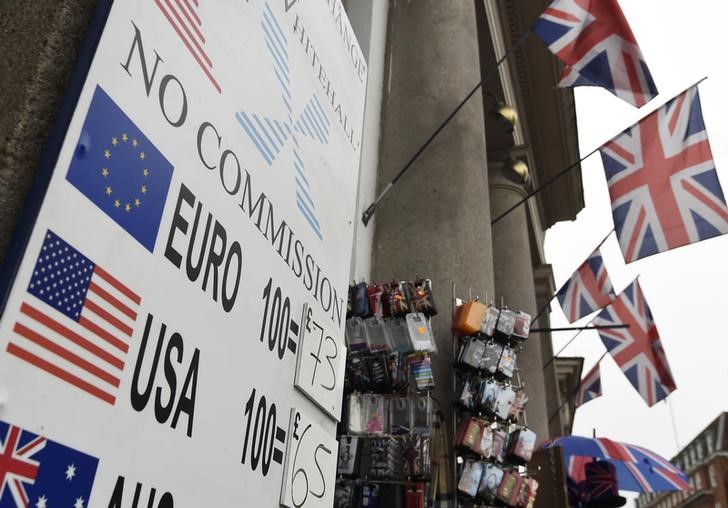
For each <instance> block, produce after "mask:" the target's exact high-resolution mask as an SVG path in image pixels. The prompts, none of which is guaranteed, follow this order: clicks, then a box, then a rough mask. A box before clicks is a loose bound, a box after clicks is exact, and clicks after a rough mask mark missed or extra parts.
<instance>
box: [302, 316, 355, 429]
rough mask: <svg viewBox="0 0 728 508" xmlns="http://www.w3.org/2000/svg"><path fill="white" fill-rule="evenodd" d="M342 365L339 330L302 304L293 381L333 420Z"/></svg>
mask: <svg viewBox="0 0 728 508" xmlns="http://www.w3.org/2000/svg"><path fill="white" fill-rule="evenodd" d="M345 369H346V346H345V345H344V342H343V341H342V339H341V338H340V333H337V332H336V331H335V330H334V329H333V328H332V327H331V325H330V323H329V322H328V321H326V320H324V319H318V318H317V317H316V315H315V314H314V313H313V312H312V310H311V308H310V307H309V306H308V305H304V306H303V317H302V319H301V332H300V339H299V345H298V357H297V360H296V376H295V379H294V382H293V384H294V385H295V386H296V388H298V389H299V390H301V391H302V392H303V393H304V394H305V395H306V396H307V397H308V398H310V399H311V400H312V401H314V402H315V403H316V404H317V405H318V406H319V407H320V408H321V409H323V410H324V411H325V412H326V413H327V414H328V415H329V416H331V417H332V418H333V419H335V420H336V421H339V420H340V419H341V403H342V393H343V387H344V371H345Z"/></svg>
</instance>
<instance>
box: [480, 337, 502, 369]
mask: <svg viewBox="0 0 728 508" xmlns="http://www.w3.org/2000/svg"><path fill="white" fill-rule="evenodd" d="M502 355H503V346H501V345H500V344H497V343H495V342H493V341H489V342H488V343H486V344H485V348H484V350H483V357H482V358H481V360H480V369H481V370H484V371H485V372H487V373H489V374H495V373H496V371H497V370H498V363H499V362H500V359H501V356H502Z"/></svg>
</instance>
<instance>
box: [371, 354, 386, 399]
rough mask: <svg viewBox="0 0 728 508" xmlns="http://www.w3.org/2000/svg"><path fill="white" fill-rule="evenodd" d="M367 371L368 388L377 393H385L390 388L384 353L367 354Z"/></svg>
mask: <svg viewBox="0 0 728 508" xmlns="http://www.w3.org/2000/svg"><path fill="white" fill-rule="evenodd" d="M365 362H366V365H367V370H368V371H369V388H370V389H371V390H373V391H375V392H377V393H387V392H390V391H391V390H392V382H391V380H390V379H389V371H388V369H387V360H386V357H385V356H384V355H381V354H380V355H376V356H368V357H366V359H365Z"/></svg>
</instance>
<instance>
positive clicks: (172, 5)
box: [154, 0, 222, 93]
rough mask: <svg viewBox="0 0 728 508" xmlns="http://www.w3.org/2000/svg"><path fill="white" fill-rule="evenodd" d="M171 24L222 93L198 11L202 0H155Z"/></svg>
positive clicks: (208, 77)
mask: <svg viewBox="0 0 728 508" xmlns="http://www.w3.org/2000/svg"><path fill="white" fill-rule="evenodd" d="M154 3H156V4H157V7H159V10H160V11H162V14H164V17H165V18H167V22H168V23H169V25H170V26H171V27H172V28H173V29H174V31H175V32H177V35H178V36H179V38H180V39H181V40H182V42H183V43H184V45H185V46H186V47H187V50H188V51H189V52H190V54H191V55H192V58H194V59H195V61H196V62H197V63H198V65H199V66H200V68H201V69H202V72H204V73H205V76H207V79H209V80H210V82H211V83H212V85H213V86H214V87H215V89H216V90H217V91H218V93H222V88H221V87H220V84H219V83H218V82H217V80H216V79H215V77H214V76H213V75H212V60H210V57H209V56H207V53H206V52H205V48H204V46H205V43H206V42H207V40H206V39H205V34H203V33H202V19H200V16H199V14H198V13H197V11H198V10H199V8H200V0H154Z"/></svg>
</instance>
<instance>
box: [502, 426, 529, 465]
mask: <svg viewBox="0 0 728 508" xmlns="http://www.w3.org/2000/svg"><path fill="white" fill-rule="evenodd" d="M535 446H536V433H535V432H534V431H532V430H531V429H527V428H525V427H524V428H522V429H518V430H516V431H515V432H513V433H511V435H510V437H509V438H508V455H507V458H508V460H510V461H511V462H514V463H516V464H525V463H527V462H528V461H529V460H531V455H532V454H533V449H534V447H535Z"/></svg>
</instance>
